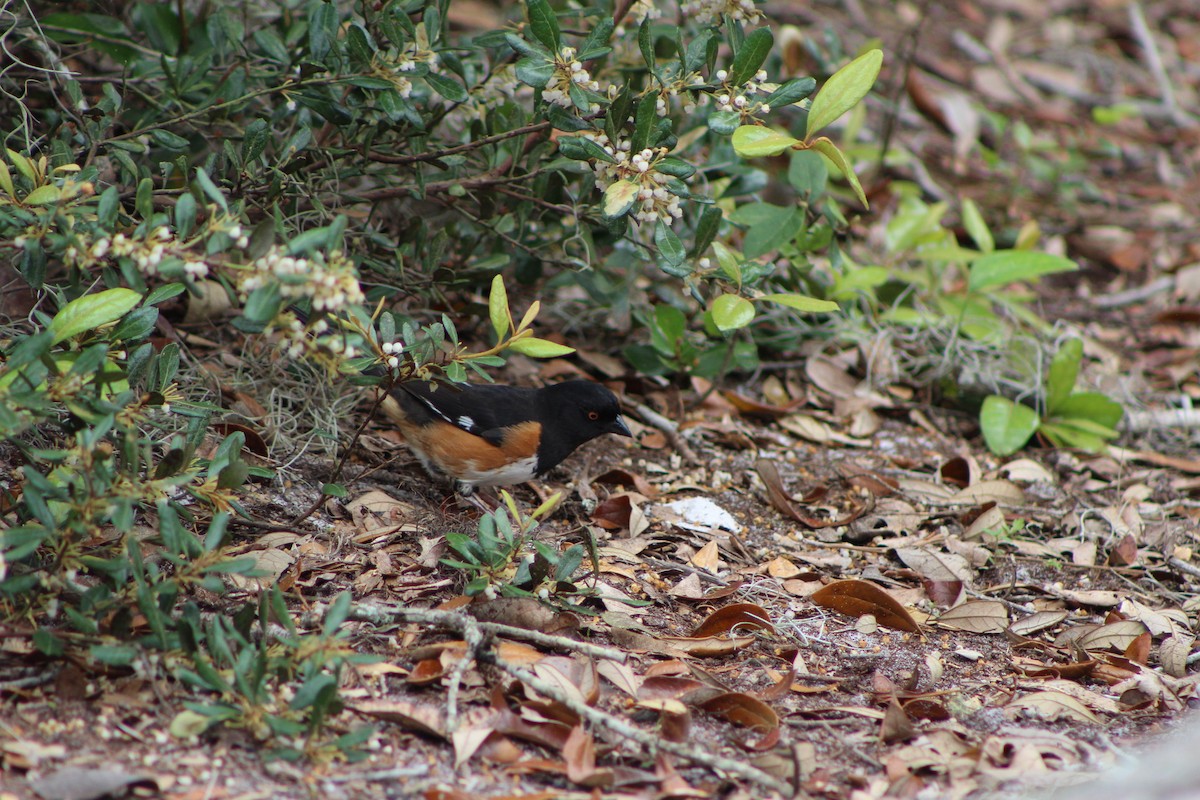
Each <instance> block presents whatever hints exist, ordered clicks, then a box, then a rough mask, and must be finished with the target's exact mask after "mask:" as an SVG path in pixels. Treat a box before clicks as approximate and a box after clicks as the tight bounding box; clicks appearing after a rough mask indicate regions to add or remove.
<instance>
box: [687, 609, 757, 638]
mask: <svg viewBox="0 0 1200 800" xmlns="http://www.w3.org/2000/svg"><path fill="white" fill-rule="evenodd" d="M738 630H742V631H745V630H767V631H771V632H774V631H775V628H774V626H773V625H771V617H770V615H769V614H768V613H767V611H766V609H764V608H763V607H762V606H759V605H755V604H754V603H735V604H733V605H729V606H725V607H724V608H718V609H717V610H716V611H714V612H713V613H711V614H709V615H708V618H707V619H705V620H704V621H703V622H701V623H700V625H699V627H697V628H696V630H694V631H692V636H693V637H696V638H700V637H704V636H720V635H721V634H725V633H732V632H735V631H738Z"/></svg>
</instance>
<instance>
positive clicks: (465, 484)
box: [380, 380, 633, 498]
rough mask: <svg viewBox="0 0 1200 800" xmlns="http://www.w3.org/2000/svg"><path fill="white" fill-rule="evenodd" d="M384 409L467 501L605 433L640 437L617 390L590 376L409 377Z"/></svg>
mask: <svg viewBox="0 0 1200 800" xmlns="http://www.w3.org/2000/svg"><path fill="white" fill-rule="evenodd" d="M380 408H381V409H382V411H383V412H384V414H385V415H386V416H387V417H388V418H389V419H391V420H392V421H393V422H394V423H395V424H396V426H397V427H398V428H399V430H400V433H401V434H402V435H403V436H404V440H405V443H406V444H407V445H408V448H409V450H411V451H412V452H413V454H414V455H415V456H416V457H417V459H418V460H420V462H421V463H422V465H423V466H424V467H425V469H426V470H428V471H429V472H430V474H433V475H435V476H436V475H439V474H440V475H444V476H447V477H449V478H451V479H452V480H453V481H454V484H455V488H457V489H458V491H459V493H460V494H461V495H462V496H463V497H467V498H469V497H470V496H471V495H472V494H473V493H474V492H475V490H476V489H477V488H479V487H495V486H511V485H513V484H518V483H524V482H525V481H529V480H533V479H534V478H536V477H539V476H541V475H544V474H545V473H547V472H549V471H550V470H551V469H553V468H554V467H556V466H558V465H559V464H560V463H562V461H563V459H565V458H566V457H567V456H569V455H571V453H573V452H575V449H576V448H578V447H579V446H580V445H582V444H584V443H586V442H590V441H591V440H592V439H595V438H597V437H599V436H603V435H604V434H606V433H613V434H616V435H618V436H632V435H633V434H632V433H631V432H630V430H629V426H628V425H627V424H626V423H625V420H624V419H623V418H622V417H621V406H620V403H618V402H617V397H616V395H614V394H613V393H612V392H611V391H610V390H609V389H607V388H606V387H604V386H601V385H600V384H598V383H593V382H592V381H588V380H570V381H564V382H562V383H554V384H549V385H547V386H544V387H542V388H539V389H533V388H528V387H523V386H506V385H503V384H474V383H461V384H456V383H445V382H434V381H428V380H407V381H403V382H401V383H398V384H396V385H395V386H393V387H392V389H391V391H390V392H389V394H388V396H387V397H385V398H384V400H383V402H382V403H381V405H380Z"/></svg>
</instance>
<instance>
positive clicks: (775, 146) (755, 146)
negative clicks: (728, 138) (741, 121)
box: [733, 125, 800, 158]
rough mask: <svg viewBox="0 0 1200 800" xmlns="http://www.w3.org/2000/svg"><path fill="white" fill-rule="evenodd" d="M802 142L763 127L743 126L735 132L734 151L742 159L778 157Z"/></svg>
mask: <svg viewBox="0 0 1200 800" xmlns="http://www.w3.org/2000/svg"><path fill="white" fill-rule="evenodd" d="M797 144H800V140H799V139H796V138H795V137H792V136H788V135H787V134H786V133H781V132H779V131H776V130H772V129H771V128H764V127H763V126H761V125H742V126H741V127H739V128H738V129H737V130H736V131H734V132H733V151H734V152H735V153H737V154H738V155H739V156H741V157H742V158H762V157H763V156H777V155H779V154H780V153H782V152H783V151H784V150H787V149H788V148H789V147H792V146H794V145H797Z"/></svg>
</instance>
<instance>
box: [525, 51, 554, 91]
mask: <svg viewBox="0 0 1200 800" xmlns="http://www.w3.org/2000/svg"><path fill="white" fill-rule="evenodd" d="M516 72H517V80H519V81H520V82H521V83H525V84H528V85H529V86H532V87H533V88H535V89H541V88H542V87H544V86H545V85H546V84H547V83H549V82H550V79H551V78H552V77H554V64H553V63H552V62H550V61H547V60H545V59H544V58H541V57H540V56H531V57H529V58H522V59H521V60H520V61H518V62H517V67H516Z"/></svg>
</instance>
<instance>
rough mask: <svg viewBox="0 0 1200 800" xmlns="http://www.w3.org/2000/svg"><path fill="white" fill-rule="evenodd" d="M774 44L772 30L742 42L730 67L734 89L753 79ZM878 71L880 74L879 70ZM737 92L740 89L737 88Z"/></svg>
mask: <svg viewBox="0 0 1200 800" xmlns="http://www.w3.org/2000/svg"><path fill="white" fill-rule="evenodd" d="M774 44H775V36H774V34H772V33H771V29H770V28H756V29H755V30H754V31H753V32H751V34H750V35H749V36H747V37H746V40H745V41H744V42H742V46H741V47H740V48H739V49H738V51H737V55H736V56H734V58H733V63H732V64H731V65H730V66H729V83H730V84H731V85H732V86H734V87H740V86H741V85H742V84H743V83H745V82H746V81H748V80H750V79H751V78H753V77H754V76H755V74H756V73H757V72H758V70H759V68H760V67H761V66H762V65H763V62H765V61H766V60H767V56H769V55H770V54H771V47H772V46H773V45H774ZM876 71H877V72H878V70H876ZM830 80H832V78H831V79H830ZM735 91H738V89H736V88H735Z"/></svg>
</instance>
